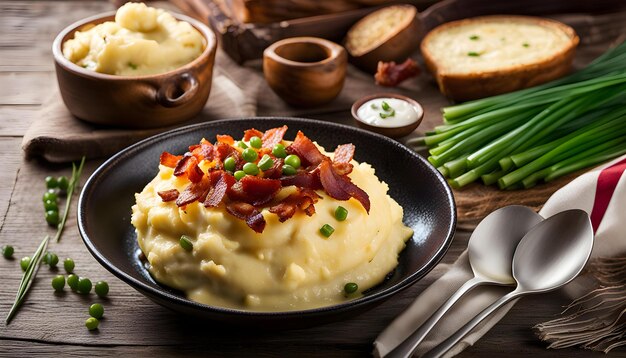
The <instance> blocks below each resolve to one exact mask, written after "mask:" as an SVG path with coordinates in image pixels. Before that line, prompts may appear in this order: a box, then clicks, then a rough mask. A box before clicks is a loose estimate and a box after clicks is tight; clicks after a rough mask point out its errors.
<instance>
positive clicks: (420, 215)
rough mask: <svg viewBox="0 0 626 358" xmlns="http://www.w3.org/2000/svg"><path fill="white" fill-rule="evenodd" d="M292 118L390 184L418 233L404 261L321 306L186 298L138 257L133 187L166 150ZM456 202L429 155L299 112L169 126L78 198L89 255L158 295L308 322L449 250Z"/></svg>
mask: <svg viewBox="0 0 626 358" xmlns="http://www.w3.org/2000/svg"><path fill="white" fill-rule="evenodd" d="M285 124H286V125H287V126H288V127H289V130H288V132H287V134H286V135H285V138H286V139H292V138H294V137H295V135H296V133H297V131H298V130H302V131H303V132H304V133H305V134H306V135H307V136H308V137H309V138H311V139H312V140H315V141H317V142H318V143H319V144H320V145H322V146H323V147H325V148H327V149H330V150H332V148H335V147H336V146H337V145H338V144H343V143H353V144H354V145H355V146H356V148H357V149H356V153H355V159H356V160H357V161H359V162H363V161H365V162H368V163H370V164H371V165H372V166H373V167H374V168H375V170H376V174H377V176H378V178H379V179H381V180H383V181H385V182H386V183H387V184H388V185H389V195H391V197H392V198H394V199H395V200H396V201H397V202H398V203H399V204H400V205H401V206H402V207H403V208H404V223H405V224H406V225H407V226H409V227H411V228H413V230H414V234H413V237H412V238H411V239H409V241H408V242H407V246H406V248H405V249H404V250H403V251H402V252H401V253H400V255H399V258H398V260H399V264H398V266H397V268H396V269H395V270H394V271H393V272H391V273H390V274H389V275H388V276H387V278H386V279H385V280H384V281H383V282H382V283H381V284H379V285H377V286H375V287H373V288H371V289H369V290H367V291H365V292H364V294H363V296H362V297H359V298H356V299H354V300H351V301H348V302H343V303H341V304H337V305H333V306H327V307H322V308H316V309H309V310H301V311H286V312H254V311H245V310H236V309H230V308H223V307H215V306H209V305H205V304H201V303H197V302H194V301H191V300H188V299H187V298H186V297H185V296H184V294H182V293H181V292H179V291H176V290H174V289H171V288H169V287H166V286H162V285H160V284H158V283H157V282H156V281H154V279H152V277H151V276H150V274H149V273H148V270H147V269H146V268H145V267H144V266H143V264H142V262H141V260H140V259H139V254H140V250H139V247H138V245H137V242H136V236H135V231H134V227H133V226H132V225H131V223H130V219H131V206H132V205H133V204H134V203H135V198H134V194H135V193H136V192H140V191H141V190H142V189H143V187H144V186H145V185H146V184H147V183H148V182H150V181H151V180H152V178H153V177H154V176H155V175H156V173H157V172H158V164H159V156H160V154H161V153H162V152H163V151H168V152H170V153H174V154H179V153H180V154H182V153H184V152H185V151H186V150H187V147H188V146H189V145H191V144H193V143H198V142H199V141H200V139H202V138H203V137H204V138H207V139H208V140H210V141H213V140H214V139H215V135H216V134H232V135H233V136H235V137H237V136H240V135H243V131H244V130H245V129H249V128H252V127H253V128H256V129H259V130H261V131H263V130H266V129H269V128H274V127H279V126H282V125H285ZM455 223H456V209H455V204H454V199H453V196H452V191H451V190H450V188H449V187H448V185H447V183H446V181H445V179H444V178H443V177H442V176H441V175H440V174H439V172H438V171H437V170H436V169H435V168H434V167H433V166H431V165H430V164H429V163H428V162H427V161H426V160H425V159H423V158H422V157H420V156H419V155H417V154H416V153H415V152H413V151H412V150H410V149H408V148H407V147H405V146H403V145H402V144H400V143H398V142H396V141H394V140H391V139H389V138H387V137H384V136H381V135H378V134H375V133H370V132H367V131H364V130H361V129H358V128H354V127H349V126H345V125H340V124H334V123H329V122H321V121H315V120H310V119H299V118H276V117H272V118H259V117H257V118H242V119H230V120H221V121H213V122H206V123H202V124H198V125H192V126H188V127H183V128H179V129H175V130H172V131H169V132H165V133H162V134H159V135H156V136H153V137H151V138H148V139H145V140H143V141H141V142H139V143H137V144H135V145H132V146H130V147H128V148H126V149H124V150H122V151H121V152H119V153H117V154H116V155H114V156H113V157H111V158H110V159H109V160H107V161H106V162H105V163H104V164H102V165H101V166H100V167H99V168H98V169H97V170H96V171H95V172H94V173H93V174H92V175H91V177H90V178H89V179H88V180H87V182H86V183H85V185H84V187H83V190H82V192H81V195H80V199H79V203H78V229H79V232H80V235H81V236H82V238H83V242H84V243H85V245H86V246H87V248H88V249H89V251H90V252H91V254H92V255H93V256H94V257H95V258H96V260H98V262H100V264H102V265H103V266H104V267H105V268H106V269H107V270H109V271H111V273H113V274H114V275H115V276H117V277H118V278H120V279H121V280H122V281H124V282H126V283H127V284H129V285H130V286H131V287H133V288H134V289H136V290H137V291H139V292H141V293H142V294H144V295H146V296H147V297H149V298H150V299H152V300H154V301H155V302H157V303H159V304H161V305H163V306H165V307H168V308H171V309H173V310H176V311H178V312H180V313H183V314H190V315H194V316H197V317H204V318H207V319H212V320H219V321H222V322H226V323H228V324H234V325H246V326H247V327H250V326H258V327H263V328H265V329H267V328H280V329H286V328H302V327H308V326H312V325H316V324H321V323H326V322H330V321H334V320H340V319H342V318H344V317H352V316H354V314H355V313H359V312H363V311H365V310H367V309H369V308H372V307H374V306H375V305H376V304H379V303H381V302H383V300H385V299H387V298H389V297H391V296H393V295H394V294H396V293H398V292H400V291H401V290H403V289H406V288H407V287H409V286H411V285H412V284H414V283H415V282H417V281H418V280H419V279H420V278H422V277H423V276H424V275H426V274H427V273H428V272H429V271H430V270H431V269H432V268H433V267H434V266H435V265H436V264H437V263H438V262H439V261H440V260H441V258H442V257H443V256H444V255H445V253H446V251H447V249H448V247H449V245H450V243H451V241H452V237H453V235H454V228H455Z"/></svg>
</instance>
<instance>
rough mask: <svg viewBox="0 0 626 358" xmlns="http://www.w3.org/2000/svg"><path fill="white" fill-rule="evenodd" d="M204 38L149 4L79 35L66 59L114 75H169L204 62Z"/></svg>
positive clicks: (124, 10)
mask: <svg viewBox="0 0 626 358" xmlns="http://www.w3.org/2000/svg"><path fill="white" fill-rule="evenodd" d="M205 46H206V44H205V39H204V37H203V36H202V35H201V34H200V33H199V32H198V30H196V29H195V28H193V26H191V25H190V24H189V23H187V22H185V21H177V20H176V19H175V18H174V17H173V16H172V15H170V14H169V13H167V12H165V11H164V10H161V9H155V8H151V7H147V6H146V5H145V4H143V3H127V4H126V5H124V6H122V7H120V8H119V9H118V10H117V13H116V14H115V22H112V21H107V22H105V23H102V24H99V25H97V26H94V27H92V28H90V29H87V30H85V31H77V32H76V34H75V35H74V38H73V39H70V40H67V41H66V42H65V43H64V44H63V55H64V56H65V57H66V58H67V59H69V60H70V61H72V62H74V63H75V64H77V65H79V66H82V67H85V68H87V69H90V70H93V71H96V72H100V73H107V74H111V75H124V76H139V75H150V74H157V73H164V72H167V71H170V70H173V69H176V68H178V67H181V66H183V65H185V64H187V63H189V62H191V61H193V60H194V59H195V58H197V57H198V56H200V54H201V53H202V51H203V50H204V47H205Z"/></svg>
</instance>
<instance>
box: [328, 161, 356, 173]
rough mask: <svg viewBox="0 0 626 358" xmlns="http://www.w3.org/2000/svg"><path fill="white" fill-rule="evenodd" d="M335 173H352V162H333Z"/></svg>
mask: <svg viewBox="0 0 626 358" xmlns="http://www.w3.org/2000/svg"><path fill="white" fill-rule="evenodd" d="M333 169H334V170H335V173H337V174H339V175H348V174H350V173H352V169H353V168H352V164H350V163H333Z"/></svg>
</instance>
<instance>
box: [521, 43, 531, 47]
mask: <svg viewBox="0 0 626 358" xmlns="http://www.w3.org/2000/svg"><path fill="white" fill-rule="evenodd" d="M522 46H524V47H528V46H530V45H529V44H528V43H526V42H524V43H523V44H522Z"/></svg>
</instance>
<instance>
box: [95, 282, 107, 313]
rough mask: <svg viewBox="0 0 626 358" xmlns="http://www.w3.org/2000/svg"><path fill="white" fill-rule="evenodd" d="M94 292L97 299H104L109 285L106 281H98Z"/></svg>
mask: <svg viewBox="0 0 626 358" xmlns="http://www.w3.org/2000/svg"><path fill="white" fill-rule="evenodd" d="M94 291H96V295H98V297H106V295H108V294H109V284H108V283H107V282H106V281H98V282H97V283H96V287H94ZM96 318H100V317H96Z"/></svg>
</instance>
